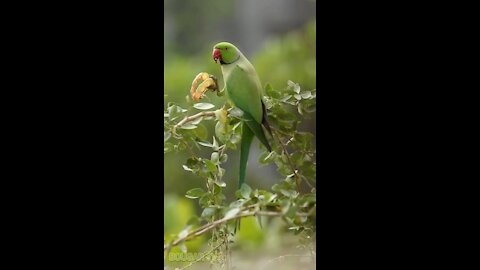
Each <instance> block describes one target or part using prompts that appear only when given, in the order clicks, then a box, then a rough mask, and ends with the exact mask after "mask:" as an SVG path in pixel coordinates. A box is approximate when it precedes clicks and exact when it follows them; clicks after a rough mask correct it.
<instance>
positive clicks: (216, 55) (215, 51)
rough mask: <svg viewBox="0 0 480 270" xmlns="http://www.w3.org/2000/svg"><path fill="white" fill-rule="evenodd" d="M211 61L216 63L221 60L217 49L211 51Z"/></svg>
mask: <svg viewBox="0 0 480 270" xmlns="http://www.w3.org/2000/svg"><path fill="white" fill-rule="evenodd" d="M213 60H214V61H215V63H217V60H220V61H221V60H222V54H221V53H220V50H219V49H217V48H215V49H213Z"/></svg>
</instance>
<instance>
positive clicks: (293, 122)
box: [164, 81, 316, 267]
mask: <svg viewBox="0 0 480 270" xmlns="http://www.w3.org/2000/svg"><path fill="white" fill-rule="evenodd" d="M265 93H266V96H265V97H264V100H265V103H266V107H267V111H268V116H269V121H270V124H271V126H272V130H273V132H274V135H275V136H274V137H275V143H273V151H272V152H268V151H267V150H266V149H263V152H262V153H261V155H260V156H259V162H260V163H261V164H270V163H274V164H275V165H276V166H277V170H278V172H279V173H280V174H281V175H282V176H283V177H284V178H283V180H281V181H280V182H278V183H277V184H275V185H273V186H272V187H271V190H261V189H252V188H251V187H250V186H248V185H247V184H243V185H242V186H241V187H240V189H238V190H237V191H236V192H235V197H236V198H235V200H233V201H232V202H227V199H226V196H225V193H224V190H225V187H226V185H227V184H226V182H225V181H224V176H225V172H226V170H225V168H223V167H224V165H225V164H226V163H227V162H228V153H227V150H230V151H236V150H237V149H238V144H239V142H240V138H241V135H240V134H241V129H242V122H241V120H242V112H241V110H239V109H237V108H231V107H229V106H228V104H225V105H223V106H222V107H218V106H215V105H214V104H210V103H197V104H195V105H193V106H192V107H191V108H189V109H186V108H183V107H181V106H180V105H179V104H177V103H175V102H169V103H168V104H167V107H166V109H165V110H164V155H167V154H171V153H174V152H177V153H179V152H188V154H189V158H188V159H187V160H186V161H185V163H184V164H183V166H182V168H183V170H185V171H187V172H189V173H192V174H194V175H196V176H197V177H199V178H201V179H203V180H204V186H203V187H202V186H199V187H195V188H193V189H190V190H188V191H187V192H186V194H185V197H186V198H188V199H191V200H195V201H197V203H198V205H199V206H200V207H201V208H202V209H203V210H202V213H201V215H200V216H193V217H192V218H190V220H189V221H188V223H187V224H186V227H185V228H184V229H183V230H182V231H181V232H180V233H178V234H177V235H176V236H175V237H174V238H173V239H171V240H170V241H168V242H167V243H166V244H165V246H164V250H165V252H166V254H165V256H167V254H168V252H169V251H170V249H171V248H172V247H174V246H180V247H181V248H180V249H181V250H182V251H183V252H187V248H186V246H185V242H186V241H189V240H192V239H195V238H196V237H199V236H200V235H203V234H205V233H207V232H208V233H211V237H210V241H209V246H210V247H212V254H215V256H214V258H215V260H211V263H215V264H217V265H220V266H222V267H223V266H225V265H228V259H229V258H228V250H229V245H230V244H231V243H233V242H234V241H235V231H236V230H237V226H238V220H240V219H242V218H248V217H256V218H257V221H258V223H259V225H260V226H262V219H261V216H274V217H275V216H276V217H281V218H282V219H283V220H284V221H285V223H286V225H287V228H288V230H289V231H293V233H294V234H296V235H299V236H300V240H301V241H302V245H303V246H304V247H305V248H309V249H313V248H314V247H313V246H312V245H313V243H314V240H313V239H314V237H315V231H316V224H315V210H316V190H315V185H316V183H315V178H316V152H315V147H314V136H313V134H311V133H309V132H301V131H299V126H300V124H301V122H302V120H303V119H305V117H308V116H309V115H310V114H312V113H314V112H315V106H316V90H315V89H314V90H302V89H301V87H300V85H298V84H296V83H294V82H292V81H288V84H287V87H286V88H285V89H281V90H275V89H274V88H273V87H272V86H271V85H270V84H267V85H266V87H265ZM213 108H215V109H216V110H214V111H208V110H209V109H213ZM192 113H194V114H193V115H192ZM208 121H213V122H214V123H215V136H213V137H212V138H211V139H210V138H209V137H208V132H207V128H206V127H205V125H204V122H208ZM260 147H261V148H263V146H260ZM205 148H207V149H209V152H210V155H209V156H208V157H201V156H199V155H198V154H197V152H198V151H199V150H201V149H205ZM246 182H248V179H247V181H246ZM213 247H216V248H213ZM219 247H221V248H219Z"/></svg>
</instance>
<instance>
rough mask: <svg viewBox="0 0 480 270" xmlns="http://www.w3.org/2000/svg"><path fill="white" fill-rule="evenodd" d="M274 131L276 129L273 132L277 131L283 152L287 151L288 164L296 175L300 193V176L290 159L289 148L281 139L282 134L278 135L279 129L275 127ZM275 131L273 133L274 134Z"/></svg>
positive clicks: (276, 135)
mask: <svg viewBox="0 0 480 270" xmlns="http://www.w3.org/2000/svg"><path fill="white" fill-rule="evenodd" d="M273 131H274V132H273V133H275V137H276V138H277V140H278V142H279V143H280V145H281V146H282V149H283V152H285V156H287V161H288V164H289V165H290V168H291V169H292V171H293V174H294V175H295V184H296V185H297V191H298V193H300V177H299V175H298V174H297V170H296V169H295V166H294V165H293V163H292V161H291V160H290V154H289V153H288V151H287V148H286V147H285V145H283V142H282V140H280V136H278V134H277V129H274V130H273ZM273 133H272V135H273Z"/></svg>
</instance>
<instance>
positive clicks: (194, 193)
mask: <svg viewBox="0 0 480 270" xmlns="http://www.w3.org/2000/svg"><path fill="white" fill-rule="evenodd" d="M203 194H205V191H204V190H203V189H201V188H193V189H190V190H189V191H187V194H186V195H185V197H187V198H189V199H197V198H200V197H202V195H203Z"/></svg>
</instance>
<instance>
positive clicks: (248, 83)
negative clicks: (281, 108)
mask: <svg viewBox="0 0 480 270" xmlns="http://www.w3.org/2000/svg"><path fill="white" fill-rule="evenodd" d="M213 60H214V61H215V63H217V61H218V63H219V64H220V67H221V69H222V75H223V80H224V82H225V87H224V90H225V92H226V93H227V97H228V98H229V100H230V101H231V103H233V105H234V106H235V107H237V108H239V109H240V110H242V111H243V117H242V118H243V119H244V121H243V124H242V139H241V147H240V180H239V184H240V187H241V186H242V184H243V183H244V182H245V172H246V169H247V160H248V154H249V152H250V145H251V144H252V140H253V137H254V136H256V137H257V138H258V139H259V140H260V142H261V143H262V144H263V145H264V146H265V147H266V148H267V149H268V151H270V152H271V151H272V148H271V147H270V144H269V143H268V140H267V138H266V137H265V132H264V131H263V129H262V126H263V127H265V129H266V130H267V131H268V133H269V134H270V136H272V131H271V128H270V125H269V123H268V119H267V111H266V108H265V104H264V103H263V100H262V85H261V83H260V79H259V77H258V75H257V72H256V71H255V68H254V67H253V65H252V64H251V63H250V62H249V61H248V59H247V58H246V57H245V56H244V55H243V54H242V52H240V50H239V49H238V48H237V47H235V46H234V45H233V44H231V43H228V42H220V43H218V44H216V45H215V46H214V47H213ZM222 91H223V90H222Z"/></svg>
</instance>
